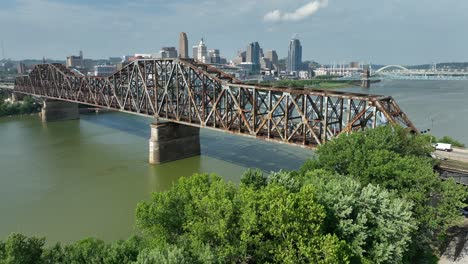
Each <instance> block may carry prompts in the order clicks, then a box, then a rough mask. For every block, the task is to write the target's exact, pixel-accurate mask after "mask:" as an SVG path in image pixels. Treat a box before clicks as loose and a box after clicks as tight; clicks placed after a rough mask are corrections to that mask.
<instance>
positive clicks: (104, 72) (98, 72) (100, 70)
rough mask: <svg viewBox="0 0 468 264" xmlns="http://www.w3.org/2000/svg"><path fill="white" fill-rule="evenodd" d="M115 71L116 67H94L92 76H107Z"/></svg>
mask: <svg viewBox="0 0 468 264" xmlns="http://www.w3.org/2000/svg"><path fill="white" fill-rule="evenodd" d="M116 70H117V66H116V65H96V66H94V74H93V75H94V76H101V77H102V76H109V75H112V74H113V73H114V72H115V71H116Z"/></svg>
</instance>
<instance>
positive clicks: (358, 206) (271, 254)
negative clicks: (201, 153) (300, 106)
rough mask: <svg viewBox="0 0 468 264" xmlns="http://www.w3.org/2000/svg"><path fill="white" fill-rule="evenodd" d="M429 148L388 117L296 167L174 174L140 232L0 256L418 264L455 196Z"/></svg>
mask: <svg viewBox="0 0 468 264" xmlns="http://www.w3.org/2000/svg"><path fill="white" fill-rule="evenodd" d="M431 151H432V147H431V145H430V139H429V137H428V136H421V135H413V134H410V133H409V132H408V131H406V130H405V129H403V128H400V127H396V126H395V127H393V126H385V127H379V128H377V129H374V130H368V131H365V132H362V133H356V134H351V135H343V136H340V137H339V138H337V139H335V140H334V141H332V142H329V143H327V144H325V145H323V146H321V147H320V148H319V149H318V150H317V157H316V159H315V160H311V161H309V162H308V163H306V164H305V165H304V166H303V167H302V168H301V170H300V171H293V172H288V171H279V172H274V173H271V174H270V175H265V174H264V173H263V172H262V171H260V170H248V171H246V172H245V174H244V175H243V176H242V178H241V183H240V184H239V185H234V184H232V183H228V182H226V181H224V180H223V179H222V178H220V177H218V176H216V175H208V174H197V175H194V176H192V177H189V178H182V179H180V180H179V181H178V182H177V183H175V184H174V185H173V186H172V187H171V188H170V189H169V190H167V191H165V192H160V193H154V194H153V196H152V198H151V199H150V200H149V201H146V202H142V203H140V204H139V205H138V207H137V210H136V218H137V226H138V227H139V229H140V230H141V231H142V237H132V238H130V239H128V240H126V241H118V242H115V243H112V244H106V243H104V242H103V241H100V240H96V239H85V240H82V241H79V242H77V243H74V244H71V245H66V246H61V245H60V244H57V245H55V246H53V247H50V248H45V247H44V239H41V238H27V237H25V236H22V235H18V234H14V235H12V236H10V237H9V238H8V239H7V240H6V241H5V242H0V263H365V264H367V263H417V262H424V261H425V260H427V259H424V258H423V257H425V256H426V255H431V254H437V247H438V246H439V245H440V242H441V241H442V239H443V237H444V233H445V231H446V230H447V229H448V228H449V227H451V226H453V225H455V224H457V222H458V221H459V220H460V219H461V216H460V213H459V211H458V210H459V208H461V207H463V206H464V204H463V202H462V201H463V200H464V198H465V197H466V190H465V189H464V188H463V187H461V186H458V185H456V184H455V183H454V182H453V181H445V182H444V181H441V180H440V179H439V178H438V175H437V174H436V173H434V171H433V169H432V165H433V164H432V161H431V159H430V158H429V154H430V152H431Z"/></svg>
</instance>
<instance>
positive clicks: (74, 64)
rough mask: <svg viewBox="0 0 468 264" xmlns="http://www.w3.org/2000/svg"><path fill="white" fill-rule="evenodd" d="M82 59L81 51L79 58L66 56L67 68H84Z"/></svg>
mask: <svg viewBox="0 0 468 264" xmlns="http://www.w3.org/2000/svg"><path fill="white" fill-rule="evenodd" d="M84 64H85V63H84V58H83V51H81V50H80V55H79V56H73V55H72V56H68V57H67V67H69V68H84V67H85V65H84Z"/></svg>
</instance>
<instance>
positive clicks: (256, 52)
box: [246, 42, 260, 64]
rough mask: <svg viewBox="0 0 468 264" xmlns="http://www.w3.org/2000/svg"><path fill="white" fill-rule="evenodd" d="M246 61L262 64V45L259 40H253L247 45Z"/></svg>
mask: <svg viewBox="0 0 468 264" xmlns="http://www.w3.org/2000/svg"><path fill="white" fill-rule="evenodd" d="M246 62H251V63H253V64H260V45H259V44H258V42H252V43H250V44H249V45H248V46H247V56H246Z"/></svg>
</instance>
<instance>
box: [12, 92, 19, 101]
mask: <svg viewBox="0 0 468 264" xmlns="http://www.w3.org/2000/svg"><path fill="white" fill-rule="evenodd" d="M11 101H12V102H13V103H16V102H18V96H16V93H11Z"/></svg>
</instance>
